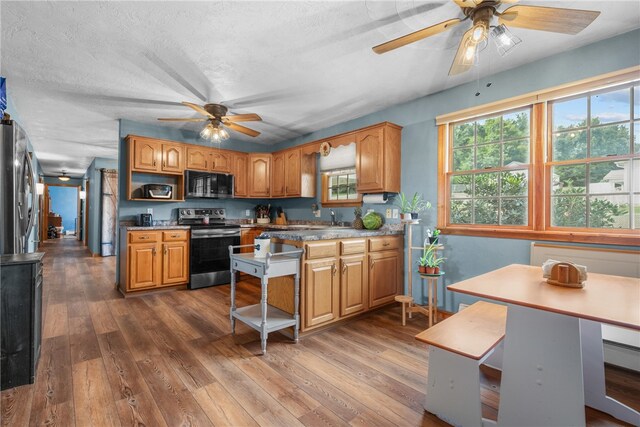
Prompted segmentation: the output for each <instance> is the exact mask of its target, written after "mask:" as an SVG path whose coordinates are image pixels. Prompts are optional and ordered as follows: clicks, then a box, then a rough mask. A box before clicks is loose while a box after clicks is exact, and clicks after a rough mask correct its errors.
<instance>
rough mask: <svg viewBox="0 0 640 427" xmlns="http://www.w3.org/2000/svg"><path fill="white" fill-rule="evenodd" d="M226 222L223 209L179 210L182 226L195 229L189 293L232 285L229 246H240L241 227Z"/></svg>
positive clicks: (192, 242) (192, 230) (192, 236)
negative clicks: (211, 287)
mask: <svg viewBox="0 0 640 427" xmlns="http://www.w3.org/2000/svg"><path fill="white" fill-rule="evenodd" d="M224 219H225V210H224V209H222V208H197V209H189V208H185V209H179V210H178V224H180V225H190V226H191V247H190V249H191V261H190V263H189V264H190V271H191V281H190V283H189V289H199V288H205V287H208V286H215V285H224V284H228V283H230V282H231V273H230V271H229V267H230V261H229V246H230V245H233V246H236V245H239V244H240V226H239V225H237V224H225V222H224Z"/></svg>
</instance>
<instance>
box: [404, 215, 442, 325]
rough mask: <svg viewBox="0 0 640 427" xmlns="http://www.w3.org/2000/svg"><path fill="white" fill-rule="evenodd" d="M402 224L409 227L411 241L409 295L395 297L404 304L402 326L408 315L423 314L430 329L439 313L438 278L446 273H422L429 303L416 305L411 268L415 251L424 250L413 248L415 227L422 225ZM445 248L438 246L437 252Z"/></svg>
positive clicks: (406, 221) (408, 250)
mask: <svg viewBox="0 0 640 427" xmlns="http://www.w3.org/2000/svg"><path fill="white" fill-rule="evenodd" d="M402 223H403V224H405V226H406V227H407V236H408V241H409V243H408V249H407V259H408V260H409V262H408V264H409V275H408V276H409V278H408V289H407V291H408V294H407V295H397V296H396V297H395V300H396V301H397V302H399V303H402V326H405V325H406V315H407V314H408V315H409V319H411V318H412V315H413V313H422V314H424V315H425V316H427V317H428V318H429V327H431V326H433V324H434V323H435V322H434V319H435V318H436V316H437V312H438V308H437V306H438V286H437V285H438V278H439V277H440V276H442V275H443V274H444V272H441V273H440V274H421V273H420V277H421V278H422V279H423V281H424V280H425V279H426V283H427V285H428V288H427V293H428V299H427V302H428V303H427V305H426V306H422V305H419V304H415V303H414V300H413V269H412V268H411V266H412V264H413V250H423V249H424V247H418V246H413V226H414V225H416V224H420V220H419V219H414V220H402ZM443 248H444V247H443V246H442V245H438V246H436V250H442V249H443Z"/></svg>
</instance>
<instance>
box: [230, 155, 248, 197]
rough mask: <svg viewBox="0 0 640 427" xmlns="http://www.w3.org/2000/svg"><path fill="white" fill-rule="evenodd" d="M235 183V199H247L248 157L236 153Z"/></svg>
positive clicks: (234, 161) (234, 157) (234, 166)
mask: <svg viewBox="0 0 640 427" xmlns="http://www.w3.org/2000/svg"><path fill="white" fill-rule="evenodd" d="M232 173H233V183H234V185H235V190H234V195H235V197H247V173H248V170H247V155H246V154H242V153H236V154H234V155H233V172H232Z"/></svg>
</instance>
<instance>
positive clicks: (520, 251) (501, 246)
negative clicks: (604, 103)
mask: <svg viewBox="0 0 640 427" xmlns="http://www.w3.org/2000/svg"><path fill="white" fill-rule="evenodd" d="M638 40H640V30H636V31H632V32H629V33H626V34H622V35H619V36H616V37H613V38H610V39H607V40H604V41H600V42H597V43H594V44H591V45H588V46H584V47H581V48H578V49H575V50H572V51H568V52H564V53H562V54H559V55H555V56H552V57H548V58H545V59H542V60H540V61H537V62H534V63H530V64H527V65H524V66H521V67H518V68H515V69H512V70H509V71H506V72H503V73H499V74H496V75H493V76H490V77H487V78H483V79H481V80H480V82H479V85H480V87H481V88H483V89H482V90H481V92H482V94H481V96H478V97H476V96H475V93H476V91H477V90H476V87H477V86H476V85H477V83H476V82H475V81H474V82H471V83H467V84H464V85H460V86H457V87H453V88H450V89H447V90H444V91H442V92H438V93H435V94H431V95H428V96H424V97H422V98H418V99H416V100H413V101H410V102H406V103H403V104H399V105H396V106H393V107H390V108H387V109H385V110H382V111H378V112H376V113H372V114H369V115H366V116H364V117H360V118H358V119H354V120H351V121H348V122H344V123H340V124H336V125H335V126H331V127H328V128H325V129H322V130H320V131H317V132H313V133H311V134H308V135H305V136H302V137H298V138H295V139H291V140H288V141H284V142H282V143H279V144H277V145H275V146H271V147H269V149H268V150H264V147H263V146H258V147H256V148H261V149H262V150H258V149H254V148H249V147H247V148H244V146H243V145H241V144H239V143H237V145H236V143H232V144H229V143H228V144H227V145H226V146H225V147H224V148H231V149H237V150H239V151H278V150H281V149H284V148H288V147H292V146H296V145H299V144H303V143H305V142H309V141H314V140H317V139H321V138H324V137H329V136H332V135H335V134H338V133H342V132H347V131H351V130H354V129H358V128H361V127H364V126H368V125H372V124H375V123H379V122H383V121H390V122H393V123H396V124H398V125H400V126H403V131H402V190H403V191H404V192H405V193H408V194H412V193H413V192H415V191H417V192H420V193H422V194H423V195H424V197H425V198H426V199H427V200H430V201H431V202H432V203H433V205H434V206H435V205H436V202H437V173H438V170H437V142H438V141H437V128H436V125H435V118H436V116H438V115H441V114H445V113H450V112H454V111H459V110H462V109H465V108H470V107H474V106H477V105H482V104H486V103H489V102H493V101H498V100H502V99H506V98H510V97H514V96H518V95H521V94H525V93H529V92H533V91H536V90H542V89H545V88H549V87H553V86H556V85H560V84H563V83H568V82H572V81H576V80H580V79H583V78H588V77H592V76H596V75H599V74H603V73H607V72H611V71H616V70H620V69H624V68H627V67H631V66H634V65H638V64H640V50H639V49H638ZM505 60H508V57H507V58H506V59H505ZM415 78H420V72H419V70H416V77H415ZM487 82H492V85H491V87H490V88H485V85H486V83H487ZM129 133H132V134H140V135H148V136H155V137H159V138H167V139H172V140H177V141H185V142H192V143H201V142H200V141H198V139H197V136H196V135H195V134H186V133H184V132H179V131H177V130H175V129H168V128H161V127H159V126H151V125H141V124H137V123H134V122H129V121H125V120H122V121H121V124H120V137H121V140H120V153H124V152H125V151H124V150H123V149H124V141H123V138H124V137H125V136H126V135H127V134H129ZM124 162H125V159H124V156H122V155H121V159H120V164H121V169H122V170H124V166H125V164H124ZM120 185H121V187H120V190H121V194H124V185H125V184H124V179H123V177H121V179H120ZM318 194H320V193H319V192H318ZM255 202H256V201H253V202H251V201H244V200H243V201H241V200H233V201H227V202H226V203H224V205H225V207H227V209H228V212H229V217H236V216H240V217H241V216H242V213H243V212H242V209H244V206H247V205H249V206H253V205H254V204H255ZM314 202H316V203H319V202H318V200H314V199H290V200H271V201H270V203H272V204H273V205H276V206H283V207H284V208H285V210H286V211H287V213H288V216H289V218H292V219H311V218H313V217H312V214H311V204H312V203H314ZM186 204H188V202H185V205H186ZM197 204H198V203H196V204H195V205H197ZM212 205H216V206H217V205H220V204H219V203H218V202H212ZM150 206H153V204H149V203H144V202H126V201H123V202H122V203H121V207H120V218H121V219H126V218H132V216H133V215H134V214H135V213H139V212H144V209H145V208H146V207H150ZM178 206H179V205H178V204H166V205H162V206H160V204H156V205H155V206H153V207H154V214H155V215H154V217H155V218H157V219H166V218H169V215H170V210H171V209H172V208H175V207H178ZM369 207H370V208H374V209H376V210H377V211H380V212H383V211H384V209H386V207H387V205H373V206H365V207H364V208H365V209H367V208H369ZM156 209H157V211H156ZM336 211H337V214H338V217H339V219H344V220H350V219H351V218H352V217H353V214H352V209H350V208H342V209H336ZM156 212H157V213H156ZM423 217H424V221H423V224H422V225H420V226H419V227H416V228H415V230H414V242H413V244H414V245H415V246H419V245H420V244H421V242H422V238H423V236H424V231H425V230H426V228H428V227H431V228H432V227H433V226H434V225H435V224H436V222H437V221H436V220H437V218H436V212H435V210H431V211H430V212H428V213H427V214H426V215H424V216H423ZM322 219H328V209H322ZM442 240H443V243H444V244H445V245H446V250H445V256H446V257H447V261H446V265H445V269H446V272H447V273H446V275H445V276H444V280H443V281H442V282H443V283H441V291H440V292H439V294H440V295H444V296H443V297H442V298H441V300H440V303H441V304H443V303H444V307H445V309H446V310H455V309H456V308H457V304H458V303H459V302H470V301H471V299H470V298H467V297H463V296H459V295H452V294H451V293H444V292H443V291H442V289H443V287H444V286H446V285H448V284H451V283H455V282H457V281H460V280H463V279H466V278H469V277H472V276H475V275H478V274H482V273H485V272H487V271H490V270H492V269H495V268H498V267H502V266H505V265H508V264H512V263H523V264H528V263H529V246H530V243H531V241H529V240H518V239H496V238H486V237H469V236H443V238H442ZM414 270H415V259H414V260H407V261H406V268H405V271H411V272H413V271H414ZM405 280H406V278H405ZM413 283H414V287H413V296H414V297H415V298H416V300H417V301H424V295H423V292H422V289H421V286H420V281H419V279H418V277H417V275H414V280H413Z"/></svg>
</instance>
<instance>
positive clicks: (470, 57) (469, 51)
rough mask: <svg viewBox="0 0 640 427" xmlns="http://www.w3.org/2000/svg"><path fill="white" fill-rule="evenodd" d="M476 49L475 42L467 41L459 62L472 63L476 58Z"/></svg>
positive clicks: (463, 63)
mask: <svg viewBox="0 0 640 427" xmlns="http://www.w3.org/2000/svg"><path fill="white" fill-rule="evenodd" d="M477 49H478V45H477V44H475V43H468V44H467V46H466V47H465V48H464V55H463V56H462V59H461V63H462V65H474V64H475V58H476V50H477Z"/></svg>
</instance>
